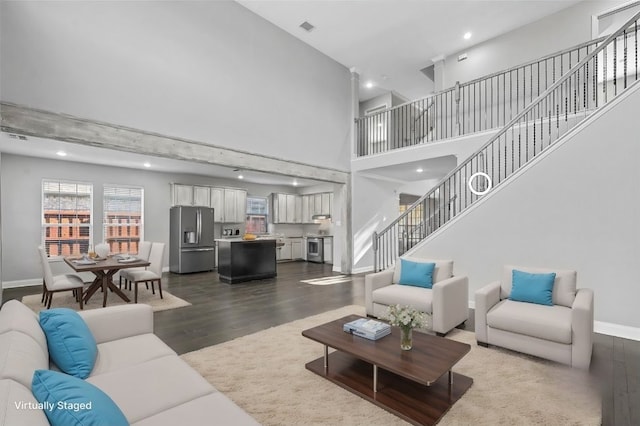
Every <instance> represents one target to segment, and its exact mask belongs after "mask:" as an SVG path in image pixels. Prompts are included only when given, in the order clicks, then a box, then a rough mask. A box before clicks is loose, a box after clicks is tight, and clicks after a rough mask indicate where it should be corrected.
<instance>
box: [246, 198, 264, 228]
mask: <svg viewBox="0 0 640 426" xmlns="http://www.w3.org/2000/svg"><path fill="white" fill-rule="evenodd" d="M268 215H269V203H268V202H267V199H266V198H264V197H247V221H246V223H245V232H248V233H252V234H266V233H267V217H268Z"/></svg>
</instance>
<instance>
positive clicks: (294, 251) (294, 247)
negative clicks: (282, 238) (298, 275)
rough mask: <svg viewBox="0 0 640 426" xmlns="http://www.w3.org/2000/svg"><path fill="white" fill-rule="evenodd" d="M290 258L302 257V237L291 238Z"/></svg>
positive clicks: (297, 258)
mask: <svg viewBox="0 0 640 426" xmlns="http://www.w3.org/2000/svg"><path fill="white" fill-rule="evenodd" d="M291 258H292V259H293V260H299V259H304V256H303V255H302V238H294V239H292V240H291Z"/></svg>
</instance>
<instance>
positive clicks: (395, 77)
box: [236, 0, 579, 100]
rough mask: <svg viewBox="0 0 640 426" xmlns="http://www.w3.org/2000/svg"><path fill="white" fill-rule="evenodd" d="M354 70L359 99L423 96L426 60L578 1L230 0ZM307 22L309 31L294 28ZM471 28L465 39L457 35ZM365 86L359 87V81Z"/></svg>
mask: <svg viewBox="0 0 640 426" xmlns="http://www.w3.org/2000/svg"><path fill="white" fill-rule="evenodd" d="M236 1H237V2H238V3H240V4H242V5H243V6H245V7H246V8H248V9H250V10H251V11H253V12H254V13H256V14H258V15H260V16H262V17H263V18H265V19H267V20H268V21H270V22H272V23H273V24H275V25H277V26H278V27H280V28H282V29H283V30H285V31H287V32H288V33H290V34H291V35H293V36H295V37H297V38H298V39H300V40H302V41H303V42H304V43H307V44H308V45H310V46H313V47H314V48H316V49H318V50H319V51H320V52H322V53H324V54H326V55H327V56H329V57H331V58H333V59H334V60H336V61H337V62H339V63H341V64H343V65H344V66H345V67H347V68H350V69H352V68H354V69H355V70H356V71H357V72H358V73H359V74H360V84H361V87H360V99H361V100H367V99H370V98H372V97H375V96H378V95H380V94H382V93H384V92H387V91H389V90H394V91H395V92H397V93H399V94H400V95H402V96H404V97H406V98H407V99H418V98H421V97H424V96H426V95H428V94H429V93H430V92H431V91H432V88H431V85H430V84H429V82H428V79H427V77H425V75H424V74H423V73H422V72H420V70H421V69H423V68H425V67H427V66H430V65H432V64H433V62H432V61H431V60H432V59H433V58H435V57H438V56H440V55H445V56H446V55H451V54H454V53H458V52H460V51H462V50H464V49H465V48H467V47H469V46H471V45H474V44H478V43H480V42H483V41H486V40H488V39H491V38H493V37H496V36H499V35H501V34H504V33H507V32H509V31H511V30H513V29H515V28H518V27H521V26H523V25H526V24H528V23H531V22H534V21H536V20H539V19H541V18H543V17H545V16H548V15H551V14H554V13H556V12H558V11H560V10H562V9H564V8H567V7H569V6H571V5H573V4H575V3H578V2H579V0H535V1H530V0H511V1H504V0H502V1H495V0H486V1H485V0H367V1H364V0H236ZM305 21H306V22H309V23H311V24H312V25H313V26H315V29H313V30H312V31H311V32H307V31H305V30H304V29H302V28H300V24H302V23H303V22H305ZM466 32H471V33H472V36H471V38H470V39H469V40H465V39H464V38H463V35H464V34H465V33H466ZM369 81H370V82H372V83H373V87H372V88H369V89H368V88H366V87H365V83H366V82H369Z"/></svg>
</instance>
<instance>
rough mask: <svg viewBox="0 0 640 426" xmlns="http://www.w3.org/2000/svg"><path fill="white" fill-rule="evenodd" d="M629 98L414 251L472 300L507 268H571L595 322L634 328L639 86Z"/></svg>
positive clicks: (639, 236) (637, 321) (639, 239)
mask: <svg viewBox="0 0 640 426" xmlns="http://www.w3.org/2000/svg"><path fill="white" fill-rule="evenodd" d="M631 92H632V93H629V94H628V95H623V96H621V99H619V100H618V101H614V102H613V103H612V104H611V105H609V106H607V107H605V108H603V110H602V111H600V112H598V113H596V115H595V116H594V117H593V119H592V120H588V121H586V122H584V123H583V125H582V126H580V127H578V128H577V129H576V133H574V135H573V137H571V138H570V139H568V140H566V142H565V143H563V144H561V145H558V146H557V147H556V148H555V149H554V150H552V151H550V152H549V153H548V154H547V155H543V158H541V159H540V160H539V161H535V162H534V163H533V164H530V165H529V166H526V167H525V168H523V172H522V173H520V174H518V175H516V176H514V178H513V179H512V180H510V181H509V182H508V183H506V184H505V185H503V186H501V187H500V188H498V189H496V190H494V191H492V192H491V194H490V195H488V196H486V197H485V199H484V200H482V201H480V202H478V203H477V204H476V205H475V206H474V207H473V208H471V209H470V210H469V211H468V212H466V213H464V214H462V215H460V216H459V217H457V218H456V219H454V221H453V222H452V223H451V224H450V226H446V227H444V228H443V229H441V230H440V231H438V232H436V233H435V234H434V235H433V236H432V237H431V238H429V239H428V240H427V241H426V242H425V243H424V244H423V245H421V246H419V247H418V248H417V249H416V251H415V254H416V255H419V256H429V257H436V258H450V259H454V261H455V273H456V274H457V275H468V276H469V298H470V300H473V298H474V296H473V295H474V292H475V291H476V290H478V289H479V288H481V287H482V286H484V285H486V284H487V283H489V282H491V281H495V280H498V279H499V278H500V276H501V270H502V266H503V265H505V264H514V265H525V266H538V267H549V268H562V269H575V270H577V271H578V286H579V287H587V288H592V289H593V290H594V292H595V319H596V321H600V322H605V323H612V324H618V325H622V326H626V327H636V328H638V327H640V316H639V315H638V313H637V312H638V309H637V306H636V305H637V303H636V301H638V300H640V286H638V267H637V264H638V259H639V258H640V221H639V220H638V218H639V217H640V199H639V198H638V197H637V194H638V182H640V168H638V165H637V160H638V158H640V145H639V144H638V143H637V142H638V140H637V137H636V135H637V125H636V122H637V111H638V110H640V86H638V85H636V87H635V88H634V89H633V90H632V91H631ZM636 336H640V332H637V333H636Z"/></svg>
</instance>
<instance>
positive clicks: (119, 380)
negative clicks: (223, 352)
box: [87, 356, 217, 423]
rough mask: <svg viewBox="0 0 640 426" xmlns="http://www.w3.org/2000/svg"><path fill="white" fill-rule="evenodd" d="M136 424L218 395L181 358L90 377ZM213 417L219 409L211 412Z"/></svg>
mask: <svg viewBox="0 0 640 426" xmlns="http://www.w3.org/2000/svg"><path fill="white" fill-rule="evenodd" d="M87 381H88V382H90V383H92V384H94V385H96V386H97V387H99V388H100V389H102V390H103V391H104V392H105V393H106V394H107V395H109V396H110V397H111V398H112V399H113V400H114V402H115V403H116V404H117V405H118V407H120V409H121V410H122V412H123V413H124V415H125V416H126V417H127V419H128V420H129V422H131V423H135V422H137V421H140V420H142V419H144V418H146V417H150V416H153V415H155V414H158V413H160V412H162V411H164V410H167V409H169V408H172V407H175V406H177V405H180V404H184V403H185V402H188V401H191V400H192V399H195V398H199V397H201V396H204V395H208V394H210V393H212V392H217V391H216V390H215V388H214V387H213V386H211V385H210V384H209V383H208V382H207V381H206V380H205V379H204V378H203V377H202V376H201V375H200V374H198V373H197V372H196V371H195V370H194V369H192V368H191V367H190V366H189V365H188V364H187V363H185V362H184V361H182V360H181V359H180V358H178V357H177V356H165V357H162V358H156V359H154V360H151V361H147V362H144V363H142V364H136V365H132V366H129V367H126V368H121V369H119V370H116V371H112V372H109V373H104V374H99V375H95V376H91V377H89V378H87ZM210 413H211V414H212V415H214V414H215V410H213V409H212V410H211V411H210Z"/></svg>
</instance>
